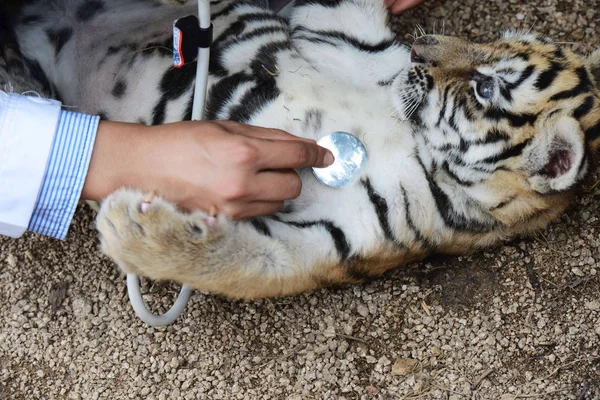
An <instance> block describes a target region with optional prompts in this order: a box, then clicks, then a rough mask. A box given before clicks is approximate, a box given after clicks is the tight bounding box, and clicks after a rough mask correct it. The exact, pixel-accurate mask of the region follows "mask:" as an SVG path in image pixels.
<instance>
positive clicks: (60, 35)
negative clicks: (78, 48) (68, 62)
mask: <svg viewBox="0 0 600 400" xmlns="http://www.w3.org/2000/svg"><path fill="white" fill-rule="evenodd" d="M46 35H47V36H48V39H49V40H50V42H51V43H52V44H53V45H54V49H55V52H56V54H57V55H58V53H60V51H61V50H62V48H63V46H64V45H65V44H66V43H67V42H68V41H69V39H71V36H73V29H71V28H62V29H59V30H52V29H48V30H47V31H46Z"/></svg>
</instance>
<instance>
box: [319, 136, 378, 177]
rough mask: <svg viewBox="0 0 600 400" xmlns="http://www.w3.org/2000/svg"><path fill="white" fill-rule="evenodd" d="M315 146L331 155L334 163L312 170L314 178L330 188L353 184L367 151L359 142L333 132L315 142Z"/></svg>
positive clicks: (365, 161) (365, 160)
mask: <svg viewBox="0 0 600 400" xmlns="http://www.w3.org/2000/svg"><path fill="white" fill-rule="evenodd" d="M317 144H318V145H319V146H321V147H324V148H326V149H328V150H329V151H331V152H332V153H333V156H334V157H335V162H334V163H333V164H331V165H330V166H329V167H326V168H313V173H314V175H315V177H316V178H317V179H318V180H319V181H320V182H321V183H323V184H325V185H327V186H329V187H332V188H341V187H344V186H346V185H348V184H349V183H351V182H354V181H355V180H356V178H357V177H358V176H359V175H360V172H361V171H362V169H363V168H364V166H365V164H366V163H367V150H366V149H365V146H364V145H363V144H362V142H361V141H360V140H358V138H357V137H356V136H354V135H351V134H349V133H348V132H333V133H330V134H328V135H325V136H323V137H322V138H320V139H319V140H317Z"/></svg>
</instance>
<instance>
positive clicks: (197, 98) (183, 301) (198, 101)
mask: <svg viewBox="0 0 600 400" xmlns="http://www.w3.org/2000/svg"><path fill="white" fill-rule="evenodd" d="M198 20H199V21H200V28H202V29H208V28H210V1H209V0H198ZM209 61H210V48H209V47H207V48H199V49H198V58H197V59H196V84H195V87H194V103H193V105H192V121H200V120H202V119H203V118H204V105H205V104H206V90H207V87H208V64H209ZM127 294H128V295H129V301H130V302H131V306H132V307H133V311H135V313H136V314H137V316H138V318H139V319H141V320H142V321H144V322H145V323H147V324H148V325H150V326H165V325H170V324H172V323H173V322H175V320H176V319H177V317H179V316H180V315H181V313H182V312H183V310H185V307H186V306H187V303H188V301H189V300H190V296H191V295H192V288H190V287H189V286H188V285H183V286H182V287H181V291H180V292H179V296H177V300H175V304H173V307H171V309H170V310H169V311H167V312H166V313H164V314H163V315H156V314H153V313H152V312H150V311H149V310H148V308H147V307H146V304H145V303H144V299H142V293H141V291H140V280H139V279H138V277H137V275H135V274H127Z"/></svg>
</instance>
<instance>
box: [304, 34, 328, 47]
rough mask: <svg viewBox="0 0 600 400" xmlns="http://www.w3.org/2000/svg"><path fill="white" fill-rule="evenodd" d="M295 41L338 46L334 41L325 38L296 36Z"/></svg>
mask: <svg viewBox="0 0 600 400" xmlns="http://www.w3.org/2000/svg"><path fill="white" fill-rule="evenodd" d="M294 40H306V41H307V42H311V43H316V44H328V45H330V46H334V47H335V46H337V43H335V42H334V41H332V40H327V39H325V38H320V37H313V36H306V35H296V36H294Z"/></svg>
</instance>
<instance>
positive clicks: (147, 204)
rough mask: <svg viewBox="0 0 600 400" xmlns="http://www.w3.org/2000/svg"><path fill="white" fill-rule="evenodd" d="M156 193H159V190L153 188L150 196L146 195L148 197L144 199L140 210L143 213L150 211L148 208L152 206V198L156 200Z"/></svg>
mask: <svg viewBox="0 0 600 400" xmlns="http://www.w3.org/2000/svg"><path fill="white" fill-rule="evenodd" d="M156 195H157V191H156V190H153V191H152V192H150V194H148V196H146V198H145V199H144V202H143V203H142V205H141V206H140V210H141V211H142V214H143V213H145V212H146V211H148V208H149V207H150V203H152V200H154V198H155V197H156Z"/></svg>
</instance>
